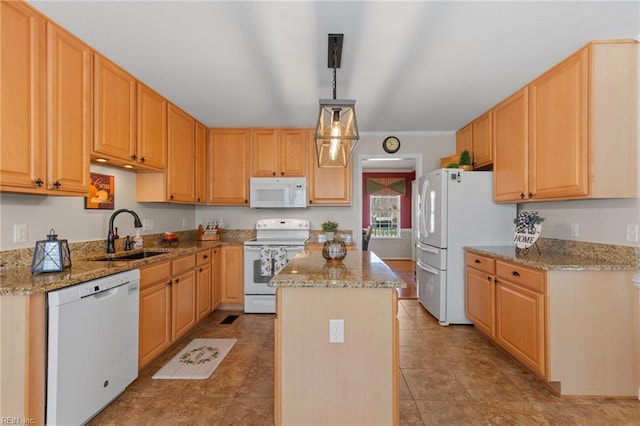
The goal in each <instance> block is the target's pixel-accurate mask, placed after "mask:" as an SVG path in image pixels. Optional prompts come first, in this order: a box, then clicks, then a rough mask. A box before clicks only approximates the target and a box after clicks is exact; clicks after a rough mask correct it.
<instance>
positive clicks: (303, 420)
mask: <svg viewBox="0 0 640 426" xmlns="http://www.w3.org/2000/svg"><path fill="white" fill-rule="evenodd" d="M269 285H270V286H272V287H276V319H275V424H276V425H300V424H305V425H337V424H342V425H347V424H348V425H356V424H362V425H364V424H366V425H377V424H380V425H397V424H398V423H399V419H400V412H399V404H400V398H399V381H398V380H399V371H400V370H399V340H398V319H397V312H398V293H397V290H396V289H397V288H405V287H406V286H407V284H406V283H405V282H404V281H402V280H401V279H400V278H398V276H396V275H395V274H394V273H393V271H392V270H391V269H390V268H389V267H388V266H387V265H386V264H385V263H384V262H383V261H382V260H381V259H380V258H379V257H378V256H377V255H376V254H375V253H373V252H371V251H350V252H348V254H347V257H346V258H345V259H343V261H342V262H340V263H332V262H327V261H326V260H325V259H324V258H323V257H322V253H321V252H320V251H315V250H312V251H306V252H302V253H299V254H298V255H296V256H295V257H294V258H293V259H292V260H291V261H290V262H289V263H288V264H287V265H286V266H285V267H284V268H283V269H282V270H281V271H280V272H279V273H278V274H277V275H275V276H274V277H273V278H272V279H271V282H270V283H269ZM335 320H338V321H335ZM340 329H342V330H340Z"/></svg>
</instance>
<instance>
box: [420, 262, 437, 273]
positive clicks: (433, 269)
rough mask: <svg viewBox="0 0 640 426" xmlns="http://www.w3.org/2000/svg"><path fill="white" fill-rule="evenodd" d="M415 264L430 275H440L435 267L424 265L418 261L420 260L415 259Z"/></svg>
mask: <svg viewBox="0 0 640 426" xmlns="http://www.w3.org/2000/svg"><path fill="white" fill-rule="evenodd" d="M416 266H417V267H418V268H420V269H422V270H423V271H425V272H428V273H430V274H432V275H440V271H439V270H437V269H436V268H433V267H431V266H429V265H425V264H424V263H422V262H420V260H417V261H416Z"/></svg>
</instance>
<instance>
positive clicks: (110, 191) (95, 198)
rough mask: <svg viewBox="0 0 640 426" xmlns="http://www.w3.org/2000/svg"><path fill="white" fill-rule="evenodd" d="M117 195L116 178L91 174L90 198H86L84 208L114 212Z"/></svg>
mask: <svg viewBox="0 0 640 426" xmlns="http://www.w3.org/2000/svg"><path fill="white" fill-rule="evenodd" d="M115 195H116V187H115V178H114V176H110V175H102V174H99V173H91V184H90V185H89V196H88V197H85V198H84V201H85V202H84V208H85V209H100V210H113V206H114V204H115Z"/></svg>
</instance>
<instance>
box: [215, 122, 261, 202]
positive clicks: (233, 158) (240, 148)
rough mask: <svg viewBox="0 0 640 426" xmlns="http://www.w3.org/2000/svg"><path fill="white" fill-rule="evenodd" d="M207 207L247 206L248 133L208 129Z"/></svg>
mask: <svg viewBox="0 0 640 426" xmlns="http://www.w3.org/2000/svg"><path fill="white" fill-rule="evenodd" d="M208 139H209V146H208V164H209V166H208V167H209V174H208V177H207V181H208V182H212V185H209V188H208V189H207V193H208V196H207V203H208V204H216V205H247V204H249V158H250V157H249V146H250V140H251V132H250V130H249V129H219V128H210V129H209V134H208Z"/></svg>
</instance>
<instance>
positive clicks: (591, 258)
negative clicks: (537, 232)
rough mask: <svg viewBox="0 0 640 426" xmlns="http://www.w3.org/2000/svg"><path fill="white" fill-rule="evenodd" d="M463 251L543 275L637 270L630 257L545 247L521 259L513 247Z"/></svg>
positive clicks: (471, 247) (531, 249) (613, 253)
mask: <svg viewBox="0 0 640 426" xmlns="http://www.w3.org/2000/svg"><path fill="white" fill-rule="evenodd" d="M465 250H466V251H468V252H470V253H476V254H480V255H485V256H491V257H494V258H496V259H499V260H506V261H509V262H513V263H518V264H521V265H524V266H530V267H533V268H538V269H543V270H547V271H635V270H636V269H637V267H638V266H637V265H636V260H635V259H634V258H633V257H632V256H628V255H627V254H626V253H623V254H620V253H619V252H613V251H599V250H586V251H582V252H576V251H575V250H559V249H558V247H556V250H554V249H553V247H548V246H547V247H541V248H540V253H538V250H537V249H536V247H535V246H533V247H530V248H529V253H528V254H526V255H525V254H523V253H516V248H515V246H470V247H465Z"/></svg>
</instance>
